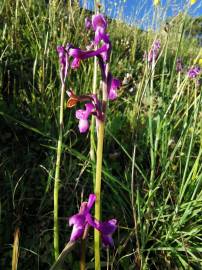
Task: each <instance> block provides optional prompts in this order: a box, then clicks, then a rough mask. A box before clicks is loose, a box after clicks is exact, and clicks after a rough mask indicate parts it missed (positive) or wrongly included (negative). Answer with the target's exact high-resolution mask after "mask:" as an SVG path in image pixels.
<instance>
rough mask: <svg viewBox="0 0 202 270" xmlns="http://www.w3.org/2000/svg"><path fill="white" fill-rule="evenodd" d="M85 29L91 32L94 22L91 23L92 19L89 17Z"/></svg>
mask: <svg viewBox="0 0 202 270" xmlns="http://www.w3.org/2000/svg"><path fill="white" fill-rule="evenodd" d="M85 27H86V29H87V30H90V29H91V27H92V22H91V19H90V18H89V17H86V18H85Z"/></svg>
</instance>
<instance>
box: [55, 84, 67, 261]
mask: <svg viewBox="0 0 202 270" xmlns="http://www.w3.org/2000/svg"><path fill="white" fill-rule="evenodd" d="M64 94H65V84H64V83H62V89H61V96H60V121H59V138H58V146H57V160H56V167H55V180H54V227H53V238H54V256H55V260H56V259H57V258H58V255H59V226H58V193H59V182H60V161H61V154H62V137H63V107H64Z"/></svg>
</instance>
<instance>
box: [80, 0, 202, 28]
mask: <svg viewBox="0 0 202 270" xmlns="http://www.w3.org/2000/svg"><path fill="white" fill-rule="evenodd" d="M100 2H101V3H102V5H103V6H104V7H105V14H107V15H108V16H110V17H113V18H116V17H118V18H120V19H122V20H124V21H125V22H127V23H129V24H136V25H139V26H140V27H143V28H147V27H148V26H150V25H151V20H152V19H151V18H152V17H153V14H154V6H153V0H101V1H100ZM80 3H81V4H82V5H83V4H84V3H85V5H87V8H88V9H91V10H94V0H80ZM188 6H189V0H187V1H186V0H161V5H160V6H159V7H158V14H159V19H160V20H165V18H166V17H168V16H174V15H177V14H178V13H179V12H180V11H183V10H188V13H189V14H190V15H192V16H200V15H202V0H197V1H196V3H195V4H194V5H192V6H191V7H190V6H189V7H188Z"/></svg>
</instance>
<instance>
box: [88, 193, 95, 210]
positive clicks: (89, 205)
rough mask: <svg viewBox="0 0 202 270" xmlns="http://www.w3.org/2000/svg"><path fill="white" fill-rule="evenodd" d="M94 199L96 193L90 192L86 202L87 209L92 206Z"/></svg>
mask: <svg viewBox="0 0 202 270" xmlns="http://www.w3.org/2000/svg"><path fill="white" fill-rule="evenodd" d="M95 200H96V195H95V194H90V195H89V198H88V203H87V207H88V210H89V211H90V209H91V208H92V207H93V204H94V203H95Z"/></svg>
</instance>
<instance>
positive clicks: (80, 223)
mask: <svg viewBox="0 0 202 270" xmlns="http://www.w3.org/2000/svg"><path fill="white" fill-rule="evenodd" d="M95 199H96V196H95V194H90V195H89V198H88V202H83V203H81V207H80V210H79V213H78V214H75V215H73V216H72V217H70V218H69V226H72V225H73V230H72V233H71V236H70V241H76V240H77V239H79V238H81V237H83V235H84V232H85V231H86V230H87V228H88V226H89V224H88V221H87V220H88V216H90V210H91V208H92V207H93V205H94V203H95Z"/></svg>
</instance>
